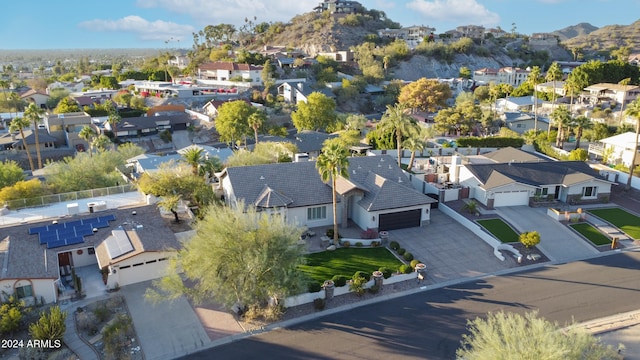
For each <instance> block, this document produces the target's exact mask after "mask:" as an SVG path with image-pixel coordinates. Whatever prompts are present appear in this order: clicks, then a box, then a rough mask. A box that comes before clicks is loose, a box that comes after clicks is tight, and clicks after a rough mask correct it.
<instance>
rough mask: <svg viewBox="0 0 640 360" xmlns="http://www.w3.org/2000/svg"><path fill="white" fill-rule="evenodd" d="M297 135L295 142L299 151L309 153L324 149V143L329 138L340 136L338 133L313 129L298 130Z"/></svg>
mask: <svg viewBox="0 0 640 360" xmlns="http://www.w3.org/2000/svg"><path fill="white" fill-rule="evenodd" d="M294 136H295V144H296V146H297V147H298V151H300V152H304V153H309V152H314V151H320V150H322V144H323V143H324V142H325V140H327V139H333V138H335V137H338V135H336V134H327V133H323V132H319V131H313V130H303V131H300V132H298V133H297V134H295V135H294Z"/></svg>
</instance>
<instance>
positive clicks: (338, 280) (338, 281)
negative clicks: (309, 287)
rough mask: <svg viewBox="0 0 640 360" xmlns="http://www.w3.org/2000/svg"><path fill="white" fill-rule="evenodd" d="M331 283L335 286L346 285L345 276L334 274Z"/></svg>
mask: <svg viewBox="0 0 640 360" xmlns="http://www.w3.org/2000/svg"><path fill="white" fill-rule="evenodd" d="M331 280H333V283H334V285H335V286H336V287H341V286H345V285H347V277H346V276H344V275H335V276H334V277H333V278H331Z"/></svg>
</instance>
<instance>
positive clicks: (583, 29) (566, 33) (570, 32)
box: [552, 23, 598, 41]
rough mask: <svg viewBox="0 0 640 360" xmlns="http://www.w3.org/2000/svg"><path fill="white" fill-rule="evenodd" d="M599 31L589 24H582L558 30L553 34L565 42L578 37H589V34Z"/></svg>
mask: <svg viewBox="0 0 640 360" xmlns="http://www.w3.org/2000/svg"><path fill="white" fill-rule="evenodd" d="M595 30H598V27H597V26H593V25H591V24H589V23H580V24H576V25H571V26H567V27H566V28H564V29H560V30H556V31H554V32H552V34H554V35H557V36H558V39H560V41H565V40H568V39H571V38H574V37H577V36H583V35H588V34H589V33H592V32H594V31H595Z"/></svg>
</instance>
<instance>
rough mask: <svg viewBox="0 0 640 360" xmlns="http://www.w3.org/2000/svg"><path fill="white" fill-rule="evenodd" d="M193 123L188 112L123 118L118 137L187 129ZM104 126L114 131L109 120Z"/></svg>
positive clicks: (118, 126) (118, 125)
mask: <svg viewBox="0 0 640 360" xmlns="http://www.w3.org/2000/svg"><path fill="white" fill-rule="evenodd" d="M189 125H191V118H189V115H188V114H187V113H179V114H169V115H166V114H160V113H156V114H155V115H154V116H139V117H133V118H123V119H122V120H121V121H120V122H119V123H118V124H117V125H116V130H117V132H118V134H117V136H118V137H137V136H148V135H153V134H157V133H159V132H162V131H164V130H169V131H172V132H173V131H176V130H186V129H187V127H189ZM104 128H105V129H107V130H110V131H112V130H113V127H112V126H111V123H109V122H108V121H107V122H105V124H104Z"/></svg>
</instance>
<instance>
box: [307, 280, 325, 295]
mask: <svg viewBox="0 0 640 360" xmlns="http://www.w3.org/2000/svg"><path fill="white" fill-rule="evenodd" d="M308 290H309V292H310V293H316V292H318V291H320V290H322V285H320V284H318V283H317V282H310V283H309V285H308Z"/></svg>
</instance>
